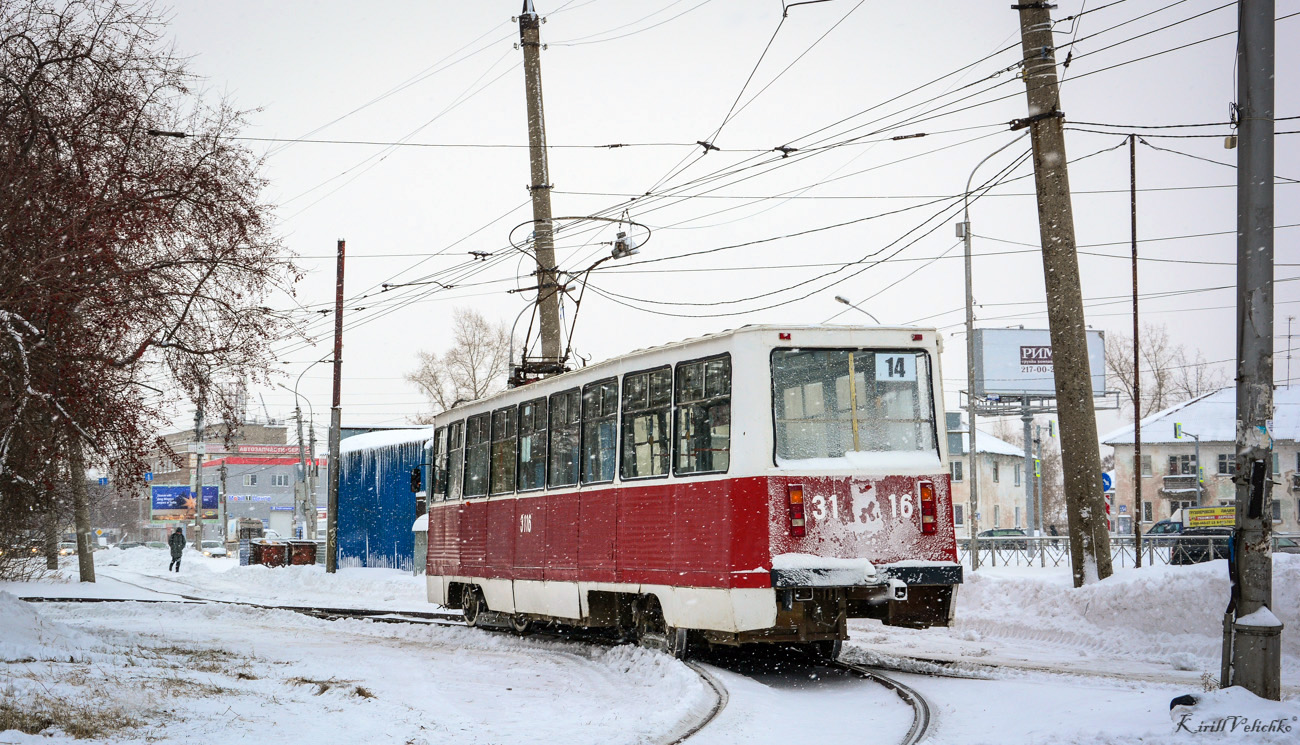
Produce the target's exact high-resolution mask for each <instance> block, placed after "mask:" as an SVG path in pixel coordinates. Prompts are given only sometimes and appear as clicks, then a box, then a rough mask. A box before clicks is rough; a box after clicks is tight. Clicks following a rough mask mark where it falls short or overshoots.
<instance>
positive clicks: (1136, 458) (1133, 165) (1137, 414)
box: [1128, 135, 1200, 569]
mask: <svg viewBox="0 0 1300 745" xmlns="http://www.w3.org/2000/svg"><path fill="white" fill-rule="evenodd" d="M1137 189H1138V182H1137V135H1129V136H1128V193H1129V214H1130V215H1131V218H1130V226H1129V228H1130V229H1129V233H1130V235H1131V236H1132V239H1133V555H1134V559H1133V566H1134V567H1136V568H1138V569H1141V568H1142V516H1143V512H1142V355H1141V354H1140V353H1139V352H1138V348H1139V345H1138V191H1137ZM1196 465H1197V467H1199V466H1200V463H1197V464H1196Z"/></svg>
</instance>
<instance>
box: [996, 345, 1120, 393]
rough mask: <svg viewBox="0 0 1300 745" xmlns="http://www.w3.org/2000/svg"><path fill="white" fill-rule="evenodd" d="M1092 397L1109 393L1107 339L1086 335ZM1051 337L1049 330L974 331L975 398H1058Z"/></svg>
mask: <svg viewBox="0 0 1300 745" xmlns="http://www.w3.org/2000/svg"><path fill="white" fill-rule="evenodd" d="M1087 335H1088V370H1089V373H1090V374H1091V376H1092V395H1093V396H1095V397H1100V396H1104V395H1105V394H1106V340H1105V337H1103V335H1102V332H1100V331H1091V330H1089V331H1088V332H1087ZM1054 372H1055V368H1054V367H1053V366H1052V336H1051V333H1050V332H1049V331H1048V330H1047V329H975V386H974V387H975V395H976V396H977V397H981V398H982V397H984V396H988V395H1003V396H1016V395H1021V394H1027V395H1031V396H1055V395H1056V382H1055V378H1054V377H1053V375H1054Z"/></svg>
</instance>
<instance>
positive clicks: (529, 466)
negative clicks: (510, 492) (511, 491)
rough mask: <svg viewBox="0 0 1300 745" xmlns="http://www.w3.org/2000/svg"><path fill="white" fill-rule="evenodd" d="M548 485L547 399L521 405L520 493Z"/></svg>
mask: <svg viewBox="0 0 1300 745" xmlns="http://www.w3.org/2000/svg"><path fill="white" fill-rule="evenodd" d="M545 485H546V399H544V398H539V399H535V400H533V401H525V402H524V403H522V404H519V485H518V489H519V491H529V490H531V489H540V488H542V487H543V486H545Z"/></svg>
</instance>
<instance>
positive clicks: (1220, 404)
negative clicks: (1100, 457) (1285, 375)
mask: <svg viewBox="0 0 1300 745" xmlns="http://www.w3.org/2000/svg"><path fill="white" fill-rule="evenodd" d="M1236 422H1237V389H1236V388H1235V387H1231V386H1230V387H1227V388H1220V389H1219V390H1217V391H1212V392H1210V393H1206V394H1204V395H1201V396H1197V397H1196V398H1193V399H1191V400H1189V401H1184V402H1183V403H1181V404H1178V405H1177V406H1171V407H1169V408H1168V409H1165V410H1164V411H1160V412H1157V413H1155V414H1152V415H1151V416H1149V417H1147V418H1145V419H1143V420H1142V442H1153V443H1154V442H1161V443H1168V442H1187V443H1191V442H1194V440H1193V439H1192V438H1190V437H1188V436H1187V435H1186V434H1184V435H1183V439H1182V440H1175V439H1174V424H1175V423H1178V424H1181V425H1183V432H1184V433H1190V434H1193V435H1196V436H1197V437H1199V438H1201V442H1234V441H1235V440H1236V439H1237V424H1236ZM1273 439H1274V440H1292V441H1294V440H1300V387H1292V386H1286V387H1282V388H1277V389H1274V391H1273ZM1101 441H1102V443H1103V444H1106V445H1131V444H1132V443H1133V425H1131V424H1130V425H1128V426H1127V427H1121V428H1120V429H1117V430H1115V431H1114V432H1109V433H1107V434H1105V435H1103V436H1102V438H1101Z"/></svg>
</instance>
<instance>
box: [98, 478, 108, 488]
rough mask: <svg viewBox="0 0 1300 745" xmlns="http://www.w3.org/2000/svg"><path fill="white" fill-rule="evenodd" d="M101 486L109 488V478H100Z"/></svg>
mask: <svg viewBox="0 0 1300 745" xmlns="http://www.w3.org/2000/svg"><path fill="white" fill-rule="evenodd" d="M99 485H100V486H108V477H107V476H100V477H99Z"/></svg>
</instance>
